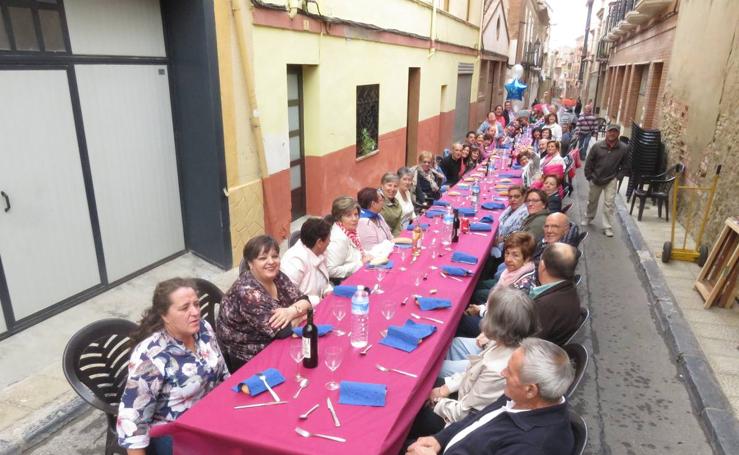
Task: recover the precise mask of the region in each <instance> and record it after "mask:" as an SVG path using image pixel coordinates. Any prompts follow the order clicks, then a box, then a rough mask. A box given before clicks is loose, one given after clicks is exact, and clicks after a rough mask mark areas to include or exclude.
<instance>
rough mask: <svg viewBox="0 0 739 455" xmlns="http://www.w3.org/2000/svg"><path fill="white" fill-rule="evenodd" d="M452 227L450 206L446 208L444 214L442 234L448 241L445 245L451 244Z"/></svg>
mask: <svg viewBox="0 0 739 455" xmlns="http://www.w3.org/2000/svg"><path fill="white" fill-rule="evenodd" d="M453 226H454V211H453V210H452V206H451V204H450V205H449V206H447V208H446V213H444V233H445V234H446V235H447V238H448V239H449V240H448V241H447V242H446V244H448V243H450V242H451V238H452V227H453ZM442 243H443V242H442Z"/></svg>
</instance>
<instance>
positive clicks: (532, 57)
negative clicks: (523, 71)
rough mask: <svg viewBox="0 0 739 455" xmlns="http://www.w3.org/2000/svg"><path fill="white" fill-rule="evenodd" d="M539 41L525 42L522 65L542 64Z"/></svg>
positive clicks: (538, 65) (537, 65)
mask: <svg viewBox="0 0 739 455" xmlns="http://www.w3.org/2000/svg"><path fill="white" fill-rule="evenodd" d="M542 57H543V55H542V49H541V42H539V41H538V40H537V41H536V42H535V43H532V42H527V43H526V44H524V48H523V62H522V63H523V66H534V67H541V64H542Z"/></svg>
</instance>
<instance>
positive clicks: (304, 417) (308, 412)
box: [298, 403, 321, 420]
mask: <svg viewBox="0 0 739 455" xmlns="http://www.w3.org/2000/svg"><path fill="white" fill-rule="evenodd" d="M320 404H321V403H316V404H315V406H313V407H312V408H310V409H308V410H307V411H305V412H304V413H302V414H300V415H299V416H298V418H299V419H300V420H305V419H307V418H308V416H309V415H310V413H311V412H313V411H315V410H316V409H318V406H319V405H320Z"/></svg>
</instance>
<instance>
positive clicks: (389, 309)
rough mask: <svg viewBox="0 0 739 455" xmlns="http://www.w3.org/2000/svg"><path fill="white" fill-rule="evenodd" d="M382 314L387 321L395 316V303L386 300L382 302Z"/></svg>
mask: <svg viewBox="0 0 739 455" xmlns="http://www.w3.org/2000/svg"><path fill="white" fill-rule="evenodd" d="M382 316H383V317H384V318H385V319H387V320H388V321H389V320H390V319H392V318H393V316H395V303H393V302H391V301H387V302H385V303H383V304H382Z"/></svg>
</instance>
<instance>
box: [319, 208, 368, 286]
mask: <svg viewBox="0 0 739 455" xmlns="http://www.w3.org/2000/svg"><path fill="white" fill-rule="evenodd" d="M359 210H360V209H359V204H357V201H355V200H354V199H352V198H350V197H349V196H340V197H337V198H336V199H334V202H333V204H331V215H329V220H330V221H331V222H332V223H333V225H332V226H331V241H330V242H329V244H328V248H327V249H326V265H327V266H328V274H329V277H331V280H332V281H333V282H335V283H338V282H340V281H341V280H343V279H345V278H346V277H348V276H349V275H351V274H352V273H354V272H356V271H357V270H359V269H361V268H362V265H363V264H364V263H365V262H367V261H368V260H369V259H370V257H369V255H367V253H365V251H364V247H362V242H360V241H359V235H358V234H357V224H358V223H359Z"/></svg>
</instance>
